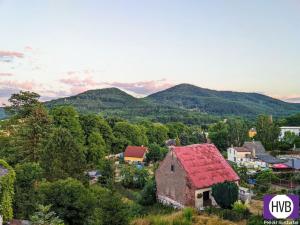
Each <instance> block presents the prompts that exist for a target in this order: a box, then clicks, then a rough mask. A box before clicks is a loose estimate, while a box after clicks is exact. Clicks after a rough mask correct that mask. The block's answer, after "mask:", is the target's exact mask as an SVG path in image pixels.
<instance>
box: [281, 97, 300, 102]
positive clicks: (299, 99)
mask: <svg viewBox="0 0 300 225" xmlns="http://www.w3.org/2000/svg"><path fill="white" fill-rule="evenodd" d="M283 100H284V101H286V102H290V103H300V97H295V98H286V99H283Z"/></svg>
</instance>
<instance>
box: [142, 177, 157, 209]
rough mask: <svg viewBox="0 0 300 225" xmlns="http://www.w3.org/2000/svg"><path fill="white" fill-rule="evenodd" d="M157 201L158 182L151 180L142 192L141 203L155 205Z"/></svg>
mask: <svg viewBox="0 0 300 225" xmlns="http://www.w3.org/2000/svg"><path fill="white" fill-rule="evenodd" d="M155 202H156V183H155V180H154V179H152V180H149V181H148V182H147V183H146V185H145V187H144V188H143V190H142V192H141V197H140V199H139V203H140V204H141V205H153V204H154V203H155Z"/></svg>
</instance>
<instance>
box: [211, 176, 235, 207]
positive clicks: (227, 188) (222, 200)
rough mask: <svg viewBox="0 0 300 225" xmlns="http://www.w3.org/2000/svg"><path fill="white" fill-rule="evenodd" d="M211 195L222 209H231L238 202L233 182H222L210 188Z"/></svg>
mask: <svg viewBox="0 0 300 225" xmlns="http://www.w3.org/2000/svg"><path fill="white" fill-rule="evenodd" d="M212 195H213V197H214V199H215V201H216V202H217V203H218V205H219V206H220V207H222V208H224V209H229V208H232V205H233V203H234V202H235V201H237V200H238V186H237V185H236V183H233V182H224V183H219V184H215V185H213V186H212Z"/></svg>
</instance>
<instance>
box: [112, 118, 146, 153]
mask: <svg viewBox="0 0 300 225" xmlns="http://www.w3.org/2000/svg"><path fill="white" fill-rule="evenodd" d="M113 132H114V135H115V137H116V143H115V146H118V147H119V148H120V149H115V151H114V152H120V151H123V150H124V149H125V148H126V146H127V145H137V146H140V145H147V144H148V138H147V136H146V131H145V128H144V127H143V126H139V125H134V124H130V123H128V122H118V123H117V124H116V125H115V127H114V129H113ZM119 143H122V144H124V145H123V146H122V145H120V144H119ZM125 143H126V144H125Z"/></svg>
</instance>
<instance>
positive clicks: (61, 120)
mask: <svg viewBox="0 0 300 225" xmlns="http://www.w3.org/2000/svg"><path fill="white" fill-rule="evenodd" d="M50 114H51V115H52V117H53V123H54V125H55V126H56V127H59V128H65V129H67V130H68V131H69V132H70V133H71V135H72V137H73V138H74V139H76V141H77V142H78V143H81V144H83V143H84V139H83V130H82V128H81V125H80V122H79V115H78V113H77V112H76V110H75V109H74V107H72V106H57V107H55V108H53V109H52V110H51V111H50Z"/></svg>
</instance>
